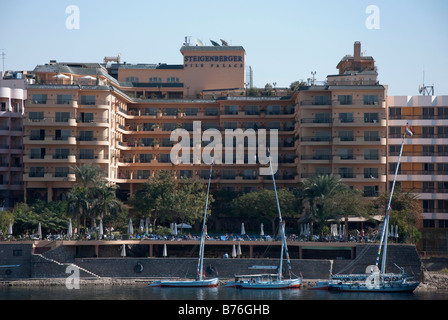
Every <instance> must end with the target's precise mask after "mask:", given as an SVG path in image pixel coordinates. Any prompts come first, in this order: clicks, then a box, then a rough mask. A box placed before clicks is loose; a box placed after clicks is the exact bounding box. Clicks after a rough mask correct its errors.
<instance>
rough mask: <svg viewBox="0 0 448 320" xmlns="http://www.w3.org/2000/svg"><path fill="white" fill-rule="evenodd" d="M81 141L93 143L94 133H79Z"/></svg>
mask: <svg viewBox="0 0 448 320" xmlns="http://www.w3.org/2000/svg"><path fill="white" fill-rule="evenodd" d="M78 140H79V141H93V140H95V139H94V138H93V131H80V132H79V137H78Z"/></svg>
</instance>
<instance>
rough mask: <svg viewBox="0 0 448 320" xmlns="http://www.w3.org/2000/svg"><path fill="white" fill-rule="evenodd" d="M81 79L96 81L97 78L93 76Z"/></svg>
mask: <svg viewBox="0 0 448 320" xmlns="http://www.w3.org/2000/svg"><path fill="white" fill-rule="evenodd" d="M80 79H83V80H96V78H95V77H92V76H84V77H81V78H80Z"/></svg>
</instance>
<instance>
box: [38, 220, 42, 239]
mask: <svg viewBox="0 0 448 320" xmlns="http://www.w3.org/2000/svg"><path fill="white" fill-rule="evenodd" d="M37 235H38V236H39V240H42V225H41V224H40V222H39V224H38V225H37Z"/></svg>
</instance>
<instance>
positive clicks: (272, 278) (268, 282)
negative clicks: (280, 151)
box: [226, 150, 302, 289]
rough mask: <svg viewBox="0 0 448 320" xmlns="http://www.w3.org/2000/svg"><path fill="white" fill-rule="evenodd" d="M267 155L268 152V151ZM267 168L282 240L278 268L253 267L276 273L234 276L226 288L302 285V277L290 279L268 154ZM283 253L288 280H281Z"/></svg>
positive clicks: (281, 287)
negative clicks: (271, 182) (269, 171)
mask: <svg viewBox="0 0 448 320" xmlns="http://www.w3.org/2000/svg"><path fill="white" fill-rule="evenodd" d="M268 153H269V150H268ZM268 158H269V167H270V169H271V175H272V181H273V183H274V192H275V199H276V201H277V210H278V216H279V227H280V230H281V231H280V233H281V239H282V248H281V253H280V263H279V266H278V267H277V266H253V267H252V269H272V270H277V273H274V274H272V273H262V274H249V275H235V280H234V281H229V282H227V283H226V287H235V288H240V289H292V288H300V286H301V285H302V277H296V278H293V277H292V275H293V274H292V270H291V261H290V259H289V252H288V246H287V244H286V235H285V224H284V222H283V220H282V213H281V210H280V204H279V201H278V195H277V188H276V185H275V178H274V172H273V170H272V163H271V156H270V154H269V157H268ZM283 252H284V253H285V255H286V260H287V263H288V272H289V279H285V278H283V275H282V272H283Z"/></svg>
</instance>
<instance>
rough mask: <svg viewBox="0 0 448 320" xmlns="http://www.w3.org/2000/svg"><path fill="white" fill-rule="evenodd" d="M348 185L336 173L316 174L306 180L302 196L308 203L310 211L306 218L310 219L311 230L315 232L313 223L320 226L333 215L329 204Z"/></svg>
mask: <svg viewBox="0 0 448 320" xmlns="http://www.w3.org/2000/svg"><path fill="white" fill-rule="evenodd" d="M347 188H348V187H347V186H346V185H345V184H344V183H343V182H342V180H341V179H340V178H339V177H337V176H335V175H332V174H330V175H315V176H313V177H311V178H309V179H307V180H305V181H303V186H302V197H303V200H304V202H305V203H308V206H309V211H308V212H307V215H306V216H305V219H306V220H308V221H310V229H311V230H310V231H311V234H313V224H314V223H317V224H319V226H320V227H322V226H323V223H324V222H325V221H326V220H328V219H329V218H330V217H331V214H332V212H331V208H330V207H329V206H328V205H327V204H328V201H329V200H331V198H332V197H333V196H335V195H336V194H337V193H338V192H341V191H344V190H346V189H347Z"/></svg>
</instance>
